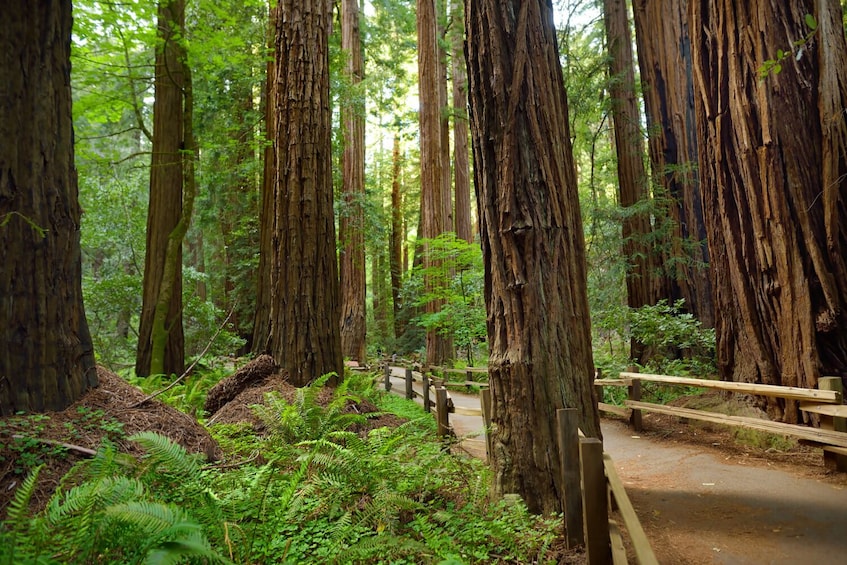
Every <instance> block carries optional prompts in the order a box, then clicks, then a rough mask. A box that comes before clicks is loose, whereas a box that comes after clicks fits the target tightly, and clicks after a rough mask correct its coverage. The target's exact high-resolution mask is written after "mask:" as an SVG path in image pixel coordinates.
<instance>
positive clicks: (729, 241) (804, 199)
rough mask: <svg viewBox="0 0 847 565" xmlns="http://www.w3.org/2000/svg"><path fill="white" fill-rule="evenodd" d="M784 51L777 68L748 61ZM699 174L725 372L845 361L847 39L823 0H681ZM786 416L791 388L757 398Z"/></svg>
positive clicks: (769, 379) (837, 367)
mask: <svg viewBox="0 0 847 565" xmlns="http://www.w3.org/2000/svg"><path fill="white" fill-rule="evenodd" d="M806 14H812V15H813V16H814V17H815V18H816V19H817V23H818V29H817V32H816V33H815V35H814V36H813V37H812V38H811V40H810V41H809V42H808V43H807V44H805V45H803V46H802V47H801V49H802V55H798V54H797V53H796V52H795V53H789V54H788V56H787V58H786V59H785V60H784V61H783V62H782V72H781V73H779V74H771V75H770V76H768V77H766V78H765V79H764V80H762V79H761V78H760V76H759V74H758V68H759V67H760V65H761V64H762V62H763V60H764V59H768V58H775V57H776V56H777V53H778V50H780V49H786V48H788V46H790V45H792V43H793V42H794V41H796V40H798V39H802V38H803V37H804V36H805V35H806V34H807V33H808V32H809V29H808V28H807V27H806V25H805V23H804V18H805V15H806ZM691 16H692V20H691V22H692V28H691V29H692V30H693V32H694V33H693V34H692V46H693V47H694V49H693V57H694V70H695V92H696V98H695V100H696V109H697V124H698V134H699V137H698V141H699V148H700V163H701V166H700V183H701V186H702V191H703V202H704V207H705V211H706V230H707V232H708V236H709V252H710V255H711V259H712V282H713V288H714V292H715V303H716V311H717V320H716V324H715V329H716V332H717V340H718V344H717V348H718V364H719V369H720V373H721V377H722V378H724V379H728V380H735V381H744V382H760V383H765V384H777V385H788V386H800V387H815V385H816V383H817V380H818V378H819V377H820V376H822V375H840V376H842V378H843V377H844V375H846V374H847V332H845V331H844V328H845V327H847V264H845V257H847V207H845V200H844V199H845V194H847V122H845V114H844V108H845V107H847V47H845V41H844V30H843V27H842V22H841V6H840V5H839V3H838V2H837V1H835V0H820V1H811V0H789V1H785V0H780V1H776V0H771V1H761V2H757V3H756V5H755V6H753V5H749V4H747V3H743V2H732V1H729V0H710V1H702V2H694V3H693V5H692V12H691ZM767 402H768V408H769V412H770V413H771V415H772V416H773V417H777V418H780V417H781V418H783V419H784V420H786V421H789V422H794V421H796V420H797V419H798V417H799V415H798V411H797V409H796V405H795V403H794V402H785V401H781V400H775V399H770V400H767Z"/></svg>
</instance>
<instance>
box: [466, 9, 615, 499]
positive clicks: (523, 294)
mask: <svg viewBox="0 0 847 565" xmlns="http://www.w3.org/2000/svg"><path fill="white" fill-rule="evenodd" d="M465 14H466V22H467V26H468V27H467V34H468V40H467V41H468V76H469V79H470V110H471V135H472V139H473V151H474V163H475V166H474V181H475V183H474V184H475V187H476V193H477V200H478V202H479V210H480V217H479V221H480V238H481V243H482V251H483V259H484V263H485V300H486V310H487V316H488V319H487V324H488V343H489V351H490V356H489V361H488V369H489V373H488V374H489V382H490V384H491V390H492V404H493V407H492V412H493V415H492V422H493V430H492V445H493V453H492V455H491V461H492V463H493V465H494V468H495V472H496V474H495V477H496V478H495V487H496V489H497V490H498V491H499V492H501V493H510V492H515V493H519V494H520V495H521V496H523V498H524V500H525V501H526V503H527V505H528V507H529V509H530V510H531V511H533V512H537V511H542V512H545V513H549V512H558V511H560V510H561V506H560V504H561V500H562V495H563V485H562V484H561V482H560V473H559V466H560V464H559V454H558V447H557V443H556V418H555V415H556V410H557V409H558V408H564V407H572V408H577V409H578V410H579V414H580V417H579V419H580V427H581V428H582V430H583V432H585V434H586V435H588V436H591V437H600V425H599V416H598V412H597V399H596V398H595V396H594V389H593V386H592V382H593V375H594V363H593V360H592V356H591V328H590V320H589V312H588V297H587V279H586V266H585V242H584V238H583V231H582V229H583V228H582V219H581V217H580V209H579V198H578V193H577V183H576V175H575V171H574V163H573V154H572V148H571V143H570V136H569V131H568V130H569V128H568V109H567V101H566V95H565V89H564V82H563V77H562V69H561V66H560V64H559V58H558V53H559V52H558V47H557V44H556V34H555V28H554V24H553V11H552V7H551V4H550V2H549V1H548V0H510V1H503V0H467V1H466V4H465Z"/></svg>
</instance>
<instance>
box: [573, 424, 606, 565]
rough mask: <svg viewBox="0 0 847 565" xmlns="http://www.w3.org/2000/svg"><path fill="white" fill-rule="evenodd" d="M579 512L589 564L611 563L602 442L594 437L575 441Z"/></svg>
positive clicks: (604, 564) (601, 564) (602, 564)
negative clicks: (582, 520)
mask: <svg viewBox="0 0 847 565" xmlns="http://www.w3.org/2000/svg"><path fill="white" fill-rule="evenodd" d="M579 462H580V478H581V479H582V512H583V515H584V516H585V523H584V528H585V553H586V556H587V558H588V563H589V564H590V565H609V564H610V563H611V562H612V552H611V546H610V544H611V538H610V537H609V507H608V506H607V503H606V490H607V486H606V472H605V470H604V468H603V443H602V442H601V441H600V440H599V439H597V438H593V437H592V438H581V439H580V440H579Z"/></svg>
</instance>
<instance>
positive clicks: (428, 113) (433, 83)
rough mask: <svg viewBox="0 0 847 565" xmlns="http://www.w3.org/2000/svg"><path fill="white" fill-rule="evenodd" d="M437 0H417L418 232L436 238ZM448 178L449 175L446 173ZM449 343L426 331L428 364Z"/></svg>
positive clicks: (439, 196) (440, 211)
mask: <svg viewBox="0 0 847 565" xmlns="http://www.w3.org/2000/svg"><path fill="white" fill-rule="evenodd" d="M436 13H437V12H436V9H435V0H417V28H418V81H419V85H420V124H421V134H420V137H421V227H422V229H421V230H420V231H418V233H419V234H420V235H421V236H422V237H424V238H425V239H433V238H436V237H438V236H439V235H441V234H442V233H444V231H445V223H444V222H445V218H444V202H445V195H444V178H445V177H444V170H443V166H444V161H443V153H442V137H441V136H442V128H441V109H442V107H443V105H442V103H441V102H442V95H441V86H440V72H439V69H440V65H441V63H440V57H441V49H440V48H439V46H438V25H437V19H436ZM447 178H449V176H448V177H447ZM424 247H425V249H424V251H423V265H424V268H425V269H427V270H430V269H432V268H433V267H436V266H437V264H436V263H435V262H434V261H433V260H432V259H430V257H429V254H428V253H427V250H426V246H424ZM433 283H434V281H433V280H432V277H431V276H427V277H426V282H425V285H426V286H427V288H431V287H432V285H433ZM441 306H442V301H440V300H432V301H430V302H429V303H427V305H426V311H427V312H429V313H436V312H439V311H440V310H441ZM450 349H451V348H450V344H449V342H448V340H446V339H445V338H444V336H442V335H440V334H439V333H438V332H437V331H436V330H434V329H432V330H429V331H428V332H427V333H426V360H427V363H428V364H429V365H441V364H443V363H444V361H445V360H447V359H449V358H450V357H451V351H450Z"/></svg>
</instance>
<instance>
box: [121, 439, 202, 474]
mask: <svg viewBox="0 0 847 565" xmlns="http://www.w3.org/2000/svg"><path fill="white" fill-rule="evenodd" d="M128 439H129V440H130V441H134V442H136V443H139V444H140V445H141V446H142V447H143V448H144V449H145V450H146V451H147V459H148V461H149V463H151V464H154V465H155V466H157V467H159V468H161V467H164V468H165V469H167V470H169V471H171V472H173V473H176V474H179V475H182V476H183V477H184V478H186V479H193V480H196V479H199V478H200V463H199V461H198V456H196V455H193V454H190V453H188V451H186V450H185V448H184V447H182V446H181V445H179V444H178V443H176V442H174V441H172V440H171V439H170V438H168V437H165V436H163V435H162V434H158V433H156V432H140V433H137V434H135V435H132V436H130V437H129V438H128Z"/></svg>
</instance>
